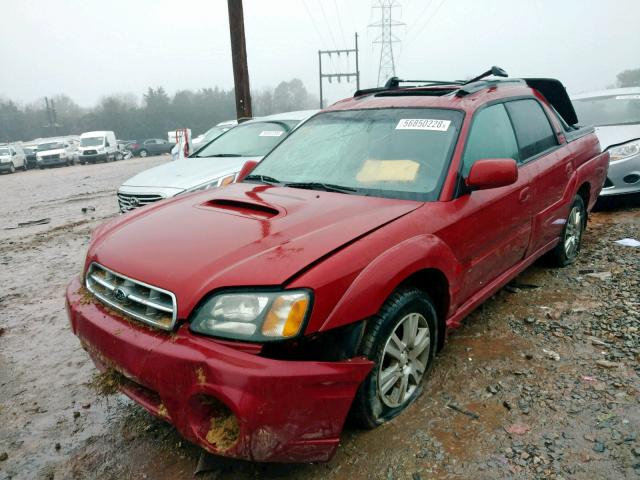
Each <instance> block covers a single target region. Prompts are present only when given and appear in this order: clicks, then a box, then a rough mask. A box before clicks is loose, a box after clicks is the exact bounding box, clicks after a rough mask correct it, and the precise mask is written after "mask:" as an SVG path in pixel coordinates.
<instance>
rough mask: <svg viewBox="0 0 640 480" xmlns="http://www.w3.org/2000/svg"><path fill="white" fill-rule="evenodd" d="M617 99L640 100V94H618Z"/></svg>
mask: <svg viewBox="0 0 640 480" xmlns="http://www.w3.org/2000/svg"><path fill="white" fill-rule="evenodd" d="M616 100H640V95H617V96H616Z"/></svg>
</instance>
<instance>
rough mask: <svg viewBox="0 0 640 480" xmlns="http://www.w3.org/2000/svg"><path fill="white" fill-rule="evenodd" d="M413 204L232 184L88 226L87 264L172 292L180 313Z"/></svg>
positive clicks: (260, 281)
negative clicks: (91, 229) (210, 295)
mask: <svg viewBox="0 0 640 480" xmlns="http://www.w3.org/2000/svg"><path fill="white" fill-rule="evenodd" d="M420 205H422V203H420V202H414V201H408V200H392V199H383V198H376V197H364V196H359V195H347V194H340V193H332V192H320V191H312V190H302V189H294V188H284V187H272V186H268V185H258V184H249V183H241V184H233V185H230V186H228V187H224V188H221V189H217V190H213V191H205V192H199V193H196V194H189V195H185V196H183V197H178V198H176V199H173V200H169V201H168V202H164V203H163V204H156V205H152V206H148V207H145V208H142V209H139V210H138V211H136V212H134V213H133V214H127V215H123V216H122V217H120V218H119V219H116V220H115V221H114V222H112V223H111V224H108V225H105V226H104V227H102V228H100V229H99V231H97V232H96V233H95V234H94V240H93V243H92V245H91V247H90V249H89V253H88V262H91V261H96V262H98V263H100V264H102V265H104V266H105V267H107V268H110V269H112V270H114V271H116V272H118V273H121V274H123V275H126V276H128V277H131V278H133V279H136V280H140V281H142V282H145V283H149V284H151V285H155V286H157V287H161V288H164V289H166V290H169V291H172V292H173V293H175V294H176V297H177V299H178V314H179V316H180V317H181V318H185V317H186V316H188V315H189V313H190V312H191V310H192V309H193V308H194V307H195V305H196V304H197V302H198V301H199V300H200V299H201V298H202V297H203V296H205V295H206V294H208V293H209V292H211V291H212V290H216V289H219V288H227V287H229V288H233V287H247V286H251V287H253V286H269V285H286V283H287V281H288V280H290V279H291V278H292V277H293V276H295V275H296V274H297V273H298V272H300V271H301V270H303V269H306V268H308V267H309V266H310V265H311V264H313V263H314V262H315V261H317V260H319V259H322V258H323V257H325V256H327V255H329V254H331V253H332V252H334V251H336V250H337V249H340V248H341V247H343V246H344V245H346V244H348V243H350V242H353V241H354V240H357V239H358V238H360V237H362V236H364V235H366V234H368V233H370V232H372V231H374V230H376V229H378V228H379V227H381V226H382V225H385V224H387V223H389V222H391V221H393V220H395V219H397V218H399V217H401V216H403V215H405V214H407V213H409V212H411V211H413V210H415V209H416V208H418V207H419V206H420ZM310 287H311V288H313V287H314V286H310Z"/></svg>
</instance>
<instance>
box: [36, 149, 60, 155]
mask: <svg viewBox="0 0 640 480" xmlns="http://www.w3.org/2000/svg"><path fill="white" fill-rule="evenodd" d="M60 153H66V150H65V149H64V148H58V149H57V150H41V151H39V152H38V153H37V154H36V156H37V155H40V156H42V155H57V154H60Z"/></svg>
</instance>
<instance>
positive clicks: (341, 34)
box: [333, 0, 347, 45]
mask: <svg viewBox="0 0 640 480" xmlns="http://www.w3.org/2000/svg"><path fill="white" fill-rule="evenodd" d="M333 6H334V7H336V15H337V16H338V26H339V27H340V36H341V37H342V43H343V45H346V44H347V41H346V40H345V38H344V30H343V29H342V20H340V10H338V3H337V2H336V0H333Z"/></svg>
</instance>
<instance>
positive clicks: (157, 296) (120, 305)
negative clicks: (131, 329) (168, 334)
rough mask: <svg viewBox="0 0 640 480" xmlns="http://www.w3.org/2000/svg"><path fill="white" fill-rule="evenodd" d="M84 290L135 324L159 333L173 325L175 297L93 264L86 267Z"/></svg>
mask: <svg viewBox="0 0 640 480" xmlns="http://www.w3.org/2000/svg"><path fill="white" fill-rule="evenodd" d="M86 286H87V289H88V290H89V291H90V292H91V293H93V294H94V295H95V296H96V297H97V298H98V300H100V301H101V302H102V303H104V304H106V305H108V306H110V307H112V308H114V309H116V310H118V311H120V312H122V313H124V314H125V315H127V316H129V317H132V318H134V319H136V320H140V321H141V322H144V323H147V324H149V325H153V326H154V327H158V328H161V329H163V330H171V329H173V327H174V326H175V324H176V317H177V311H178V310H177V303H176V297H175V295H174V294H173V293H171V292H169V291H167V290H163V289H161V288H158V287H154V286H151V285H147V284H146V283H143V282H140V281H138V280H133V279H131V278H128V277H125V276H124V275H121V274H119V273H116V272H113V271H111V270H109V269H108V268H105V267H103V266H102V265H98V264H97V263H92V264H91V266H90V267H89V271H88V272H87V277H86Z"/></svg>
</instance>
